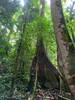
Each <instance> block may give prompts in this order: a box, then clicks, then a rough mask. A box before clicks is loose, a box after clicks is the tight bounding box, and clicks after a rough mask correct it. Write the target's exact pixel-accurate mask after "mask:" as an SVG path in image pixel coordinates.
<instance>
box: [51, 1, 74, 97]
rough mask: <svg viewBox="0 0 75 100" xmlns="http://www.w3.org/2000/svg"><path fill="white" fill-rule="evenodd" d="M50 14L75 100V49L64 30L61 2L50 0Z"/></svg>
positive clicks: (64, 69) (63, 65)
mask: <svg viewBox="0 0 75 100" xmlns="http://www.w3.org/2000/svg"><path fill="white" fill-rule="evenodd" d="M51 13H52V18H53V23H54V30H55V33H56V41H57V45H58V48H59V49H58V50H59V51H58V52H60V54H61V60H62V68H63V71H64V74H65V77H66V79H67V82H68V85H69V88H70V90H71V92H72V94H73V97H74V99H75V48H74V46H73V44H72V42H71V39H70V36H69V33H68V30H67V28H66V24H65V20H64V16H63V11H62V4H61V0H51Z"/></svg>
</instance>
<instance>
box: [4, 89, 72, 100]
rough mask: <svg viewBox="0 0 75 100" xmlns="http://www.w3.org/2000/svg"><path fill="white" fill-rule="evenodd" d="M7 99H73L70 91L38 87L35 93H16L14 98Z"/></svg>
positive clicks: (8, 99)
mask: <svg viewBox="0 0 75 100" xmlns="http://www.w3.org/2000/svg"><path fill="white" fill-rule="evenodd" d="M5 100H73V99H72V97H71V94H70V93H67V92H61V93H59V92H58V90H43V89H37V90H36V92H35V93H34V97H33V95H31V94H30V92H26V93H25V94H20V93H17V94H16V93H15V95H14V96H13V97H12V98H7V99H5Z"/></svg>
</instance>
